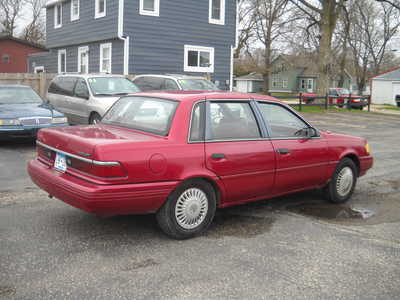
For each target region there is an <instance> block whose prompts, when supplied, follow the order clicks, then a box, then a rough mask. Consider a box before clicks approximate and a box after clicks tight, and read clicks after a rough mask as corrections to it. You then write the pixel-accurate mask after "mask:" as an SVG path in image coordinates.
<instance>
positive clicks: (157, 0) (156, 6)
mask: <svg viewBox="0 0 400 300" xmlns="http://www.w3.org/2000/svg"><path fill="white" fill-rule="evenodd" d="M139 1H140V3H139V13H140V14H141V15H144V16H153V17H159V16H160V0H154V11H149V10H145V9H143V6H144V4H143V0H139Z"/></svg>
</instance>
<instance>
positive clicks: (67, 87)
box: [48, 77, 77, 96]
mask: <svg viewBox="0 0 400 300" xmlns="http://www.w3.org/2000/svg"><path fill="white" fill-rule="evenodd" d="M76 80H77V79H76V78H75V77H58V78H56V79H55V80H53V82H52V83H51V84H50V87H49V90H48V92H49V93H52V94H59V95H65V96H73V95H74V88H75V83H76Z"/></svg>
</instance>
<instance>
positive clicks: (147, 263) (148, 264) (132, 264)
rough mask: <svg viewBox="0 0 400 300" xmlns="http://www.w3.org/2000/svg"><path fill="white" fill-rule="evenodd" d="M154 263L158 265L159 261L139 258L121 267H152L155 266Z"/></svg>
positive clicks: (128, 268) (123, 269) (133, 268)
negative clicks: (139, 259)
mask: <svg viewBox="0 0 400 300" xmlns="http://www.w3.org/2000/svg"><path fill="white" fill-rule="evenodd" d="M156 265H159V263H158V262H156V261H155V260H154V259H152V258H149V259H145V260H141V261H131V262H129V263H128V264H126V265H125V266H124V267H123V268H122V271H132V270H137V269H141V268H146V267H152V266H156Z"/></svg>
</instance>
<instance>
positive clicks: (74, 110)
mask: <svg viewBox="0 0 400 300" xmlns="http://www.w3.org/2000/svg"><path fill="white" fill-rule="evenodd" d="M138 91H139V89H138V88H137V86H136V85H135V84H134V83H132V82H131V81H130V80H129V79H127V78H125V77H124V76H122V75H108V74H97V75H95V74H65V75H58V76H56V77H55V78H54V79H53V80H52V82H51V84H50V86H49V89H48V91H47V98H48V100H49V102H50V103H51V104H52V105H53V106H54V107H56V108H57V109H59V110H60V111H62V112H63V113H64V114H65V115H66V116H67V117H68V120H69V121H70V122H71V123H73V124H95V123H98V122H99V121H100V120H101V118H102V116H103V115H104V114H105V112H106V111H107V110H108V109H109V108H110V107H111V106H112V105H113V104H114V102H115V101H117V100H118V99H119V98H120V97H121V96H124V95H127V94H131V93H136V92H138Z"/></svg>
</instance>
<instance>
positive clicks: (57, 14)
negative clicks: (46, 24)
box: [54, 3, 62, 28]
mask: <svg viewBox="0 0 400 300" xmlns="http://www.w3.org/2000/svg"><path fill="white" fill-rule="evenodd" d="M61 26H62V3H60V4H57V5H55V6H54V28H60V27H61Z"/></svg>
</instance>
